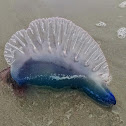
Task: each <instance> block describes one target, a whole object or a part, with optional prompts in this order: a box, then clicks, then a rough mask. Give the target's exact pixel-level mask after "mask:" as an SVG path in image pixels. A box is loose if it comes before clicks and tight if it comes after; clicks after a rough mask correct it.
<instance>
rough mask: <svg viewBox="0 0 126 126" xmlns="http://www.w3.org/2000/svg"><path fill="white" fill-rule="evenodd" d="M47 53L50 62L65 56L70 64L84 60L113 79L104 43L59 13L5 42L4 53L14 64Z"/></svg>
mask: <svg viewBox="0 0 126 126" xmlns="http://www.w3.org/2000/svg"><path fill="white" fill-rule="evenodd" d="M43 55H45V57H46V58H47V59H48V60H49V61H50V62H57V61H58V60H59V59H60V58H62V59H64V60H65V62H66V63H67V62H68V64H69V62H72V63H75V64H76V63H77V64H81V65H83V67H85V68H86V69H88V70H89V71H92V73H95V74H96V75H98V76H99V77H100V78H101V79H102V80H104V81H106V83H107V82H109V77H110V75H109V68H108V64H107V62H106V58H105V56H104V54H103V52H102V50H101V48H100V46H99V45H98V43H97V42H96V41H95V40H94V39H93V38H92V37H91V36H90V35H89V34H88V33H87V32H86V31H85V30H83V29H82V28H80V27H79V26H77V25H75V24H74V23H73V22H72V21H70V20H67V19H64V18H59V17H53V18H46V19H45V18H43V19H37V20H34V21H32V22H31V23H30V24H29V27H28V28H27V29H26V30H25V29H22V30H20V31H17V32H16V33H15V34H14V35H12V37H11V38H10V40H9V41H8V42H7V43H6V45H5V51H4V57H5V59H6V61H7V63H8V64H9V65H10V66H12V65H13V64H14V62H15V61H16V60H19V61H21V60H24V62H25V61H27V60H28V59H30V58H33V59H35V60H42V59H41V57H42V56H43ZM51 57H53V58H51ZM53 59H55V60H53Z"/></svg>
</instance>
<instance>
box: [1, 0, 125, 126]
mask: <svg viewBox="0 0 126 126" xmlns="http://www.w3.org/2000/svg"><path fill="white" fill-rule="evenodd" d="M121 2H122V0H1V1H0V60H1V62H0V70H2V69H3V68H5V67H7V64H6V61H5V59H4V57H3V51H4V45H5V43H6V42H7V41H8V40H9V38H10V37H11V35H12V34H14V33H15V32H16V31H18V30H20V29H24V28H27V27H28V24H29V23H30V22H31V21H32V20H34V19H37V18H44V17H53V16H61V17H64V18H67V19H70V20H72V21H73V22H74V23H75V24H77V25H79V26H81V27H82V28H84V29H85V30H86V31H88V33H89V34H90V35H91V36H92V37H93V38H94V39H95V40H96V41H97V42H98V43H100V45H101V48H102V50H103V52H104V54H105V56H106V58H107V61H108V63H109V67H110V71H111V75H112V81H111V83H110V86H109V87H110V89H111V90H112V92H113V93H114V94H115V97H116V99H117V104H116V106H113V108H112V109H108V108H104V107H101V106H99V105H97V104H96V103H94V102H93V101H92V100H91V99H89V98H87V97H86V96H85V95H84V94H82V93H80V92H78V91H73V90H67V91H62V92H54V91H51V90H46V89H41V88H38V87H31V88H30V89H29V90H28V92H27V94H26V97H25V98H18V97H16V96H15V95H13V92H12V90H11V89H10V88H9V87H8V86H7V85H3V84H2V83H1V84H0V126H121V125H122V126H126V38H125V39H123V40H121V39H118V38H117V33H116V31H117V30H118V29H119V28H120V27H126V8H123V9H121V8H119V7H118V5H119V4H120V3H121ZM99 21H103V22H105V23H106V24H107V26H106V27H97V26H95V24H96V23H98V22H99Z"/></svg>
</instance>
